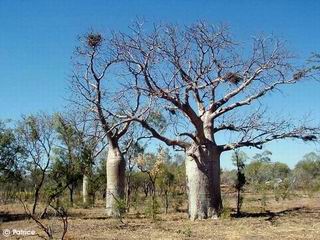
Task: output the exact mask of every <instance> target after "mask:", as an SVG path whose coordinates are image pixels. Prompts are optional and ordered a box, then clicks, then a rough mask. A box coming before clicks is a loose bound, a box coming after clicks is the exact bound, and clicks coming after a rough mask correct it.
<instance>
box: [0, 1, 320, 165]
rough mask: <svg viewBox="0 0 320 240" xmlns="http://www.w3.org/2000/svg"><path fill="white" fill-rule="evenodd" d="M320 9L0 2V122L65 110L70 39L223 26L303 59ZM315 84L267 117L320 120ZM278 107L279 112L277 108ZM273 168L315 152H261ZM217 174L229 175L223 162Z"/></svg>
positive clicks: (278, 147) (317, 30) (316, 32)
mask: <svg viewBox="0 0 320 240" xmlns="http://www.w3.org/2000/svg"><path fill="white" fill-rule="evenodd" d="M319 12H320V1H317V0H314V1H312V0H309V1H298V0H291V1H289V0H288V1H284V0H283V1H276V0H268V1H267V0H266V1H257V0H256V1H254V0H252V1H236V0H235V1H204V0H202V1H201V0H200V1H199V0H198V1H187V0H185V1H182V0H180V1H179V0H176V1H169V0H167V1H160V0H159V1H155V0H154V1H151V0H144V1H142V0H140V1H97V0H93V1H92V0H91V1H82V0H77V1H71V0H68V1H63V0H60V1H59V0H55V1H53V0H52V1H49V0H47V1H45V0H41V1H40V0H39V1H36V0H1V1H0V24H1V34H0V71H1V74H0V83H1V84H0V119H4V118H12V119H17V118H19V116H20V115H21V114H27V113H30V112H37V111H49V112H52V111H58V110H61V109H62V107H63V106H64V105H65V104H66V101H65V98H66V97H67V96H68V91H67V83H68V78H69V75H70V74H71V70H72V69H71V64H70V57H71V56H72V53H73V50H74V47H75V46H76V45H77V36H78V35H81V34H83V33H85V32H86V31H88V30H90V29H91V28H94V29H96V30H99V31H104V32H107V31H108V30H112V29H114V30H121V31H126V30H127V26H128V25H129V24H130V23H131V22H132V21H133V20H134V19H135V18H136V17H144V18H145V19H146V20H147V21H149V22H165V23H168V22H169V23H178V24H182V25H183V24H189V23H192V22H194V21H197V20H205V21H208V22H210V23H225V24H228V25H229V26H230V28H231V31H232V34H233V36H235V38H236V39H238V40H240V41H248V40H250V38H251V37H252V36H254V35H257V34H260V33H266V34H271V33H272V34H274V35H276V36H279V37H281V38H283V39H285V40H287V42H288V47H289V49H290V50H291V51H293V52H294V53H295V54H297V55H298V56H299V57H302V58H305V57H307V56H309V55H310V53H311V52H313V51H318V52H320V14H319ZM319 93H320V84H319V83H311V84H309V83H308V84H306V83H305V84H300V85H297V86H295V87H290V88H289V89H288V91H286V92H285V93H284V95H278V96H275V97H273V98H270V102H269V105H270V106H271V107H272V108H273V111H275V112H277V111H279V112H282V113H283V112H285V113H287V114H288V115H291V116H296V117H299V116H300V117H301V116H302V115H303V113H309V112H312V113H313V116H314V119H318V120H319V119H320V111H319V110H320V107H319V102H320V94H319ZM279 102H281V104H279ZM266 147H267V148H268V149H270V150H271V151H273V152H274V155H273V160H279V161H284V162H286V163H288V164H289V166H291V167H292V166H294V164H295V163H296V162H297V161H298V160H299V159H301V157H302V156H303V155H304V154H305V153H307V152H309V151H312V150H316V149H317V148H318V147H317V146H316V145H313V144H311V145H306V144H303V143H300V142H299V143H298V142H297V143H292V142H287V141H285V142H281V143H280V142H279V143H278V142H277V143H272V144H269V145H267V146H266ZM248 154H249V155H252V154H253V152H251V151H248ZM222 166H223V167H230V166H231V163H230V160H229V155H228V154H227V155H225V156H223V159H222Z"/></svg>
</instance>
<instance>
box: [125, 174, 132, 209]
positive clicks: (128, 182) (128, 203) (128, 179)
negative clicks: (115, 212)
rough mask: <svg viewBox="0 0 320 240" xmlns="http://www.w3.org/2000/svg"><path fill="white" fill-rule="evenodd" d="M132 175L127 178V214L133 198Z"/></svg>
mask: <svg viewBox="0 0 320 240" xmlns="http://www.w3.org/2000/svg"><path fill="white" fill-rule="evenodd" d="M130 174H131V173H129V175H128V176H127V192H126V206H127V212H129V210H130V200H131V199H130V198H131V176H130Z"/></svg>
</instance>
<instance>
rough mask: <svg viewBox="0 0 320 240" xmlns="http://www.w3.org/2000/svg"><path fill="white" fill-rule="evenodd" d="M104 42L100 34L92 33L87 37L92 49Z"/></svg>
mask: <svg viewBox="0 0 320 240" xmlns="http://www.w3.org/2000/svg"><path fill="white" fill-rule="evenodd" d="M101 42H102V36H101V34H99V33H90V34H88V36H87V43H88V45H89V46H90V47H93V48H95V47H97V46H99V45H100V44H101Z"/></svg>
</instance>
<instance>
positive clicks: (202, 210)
mask: <svg viewBox="0 0 320 240" xmlns="http://www.w3.org/2000/svg"><path fill="white" fill-rule="evenodd" d="M193 149H197V148H193ZM190 155H191V156H192V157H191V156H190ZM195 156H196V157H195ZM186 176H187V190H188V200H189V201H188V202H189V218H190V219H191V220H196V219H206V218H217V217H218V216H219V214H220V212H221V210H222V200H221V189H220V153H219V152H218V151H215V149H214V148H213V147H206V148H205V149H204V147H202V151H201V152H199V151H195V150H190V151H189V152H187V158H186Z"/></svg>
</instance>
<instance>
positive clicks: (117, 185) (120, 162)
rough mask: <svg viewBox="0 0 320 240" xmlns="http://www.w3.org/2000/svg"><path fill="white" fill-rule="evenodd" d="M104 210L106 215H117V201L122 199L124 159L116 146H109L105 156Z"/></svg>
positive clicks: (123, 190)
mask: <svg viewBox="0 0 320 240" xmlns="http://www.w3.org/2000/svg"><path fill="white" fill-rule="evenodd" d="M106 166H107V191H106V211H107V215H108V216H119V214H120V213H119V208H118V206H119V204H118V203H119V201H123V200H124V192H125V168H126V164H125V160H124V158H123V156H122V154H121V152H120V150H119V148H118V147H113V146H110V147H109V149H108V158H107V164H106Z"/></svg>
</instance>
